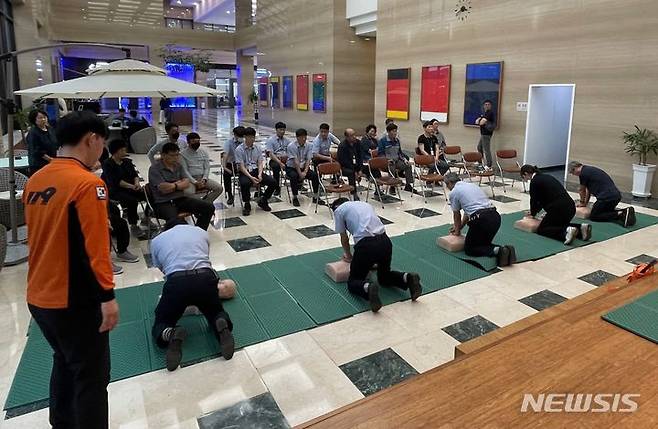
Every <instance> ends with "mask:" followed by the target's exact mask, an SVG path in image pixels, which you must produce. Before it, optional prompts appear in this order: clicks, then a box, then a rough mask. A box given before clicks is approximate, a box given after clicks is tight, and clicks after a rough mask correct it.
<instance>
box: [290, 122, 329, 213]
mask: <svg viewBox="0 0 658 429" xmlns="http://www.w3.org/2000/svg"><path fill="white" fill-rule="evenodd" d="M295 136H296V137H297V140H296V141H294V142H292V143H290V144H289V145H288V147H287V156H288V159H287V160H286V175H287V176H288V178H289V179H290V188H291V189H292V205H293V206H295V207H299V199H297V195H298V194H299V188H300V186H301V184H302V182H303V181H304V180H306V179H308V180H310V181H311V186H312V187H313V203H316V202H317V203H318V204H320V205H325V204H326V203H325V202H324V201H323V200H318V188H319V187H320V179H319V178H318V174H317V173H316V172H315V171H313V170H311V157H312V155H311V145H310V144H309V143H307V142H306V137H307V132H306V130H305V129H304V128H300V129H298V130H297V131H296V132H295Z"/></svg>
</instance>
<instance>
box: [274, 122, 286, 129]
mask: <svg viewBox="0 0 658 429" xmlns="http://www.w3.org/2000/svg"><path fill="white" fill-rule="evenodd" d="M279 128H283V129H285V128H286V124H284V123H283V122H277V123H276V124H274V129H275V130H278V129H279Z"/></svg>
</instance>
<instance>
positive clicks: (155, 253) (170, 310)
mask: <svg viewBox="0 0 658 429" xmlns="http://www.w3.org/2000/svg"><path fill="white" fill-rule="evenodd" d="M209 255H210V239H209V236H208V232H207V231H205V230H203V229H201V228H199V227H196V226H192V225H189V224H187V223H186V222H185V221H184V220H182V219H177V218H174V219H171V220H169V221H167V224H166V225H165V231H163V232H161V233H160V234H159V235H158V236H157V237H155V238H154V239H153V241H151V258H152V261H153V266H154V267H156V268H158V269H159V270H160V271H162V273H163V274H164V275H165V283H164V285H163V286H162V295H161V296H160V300H159V301H158V305H157V307H156V308H155V322H154V323H153V328H152V330H151V333H152V335H153V338H154V339H155V341H156V343H157V345H158V346H159V347H161V348H166V349H167V352H166V355H165V356H166V362H167V369H168V370H169V371H173V370H175V369H176V368H178V366H179V365H180V362H181V360H182V358H183V349H182V347H183V342H184V341H185V338H186V337H187V332H186V331H185V328H183V327H182V326H178V325H177V323H178V320H179V319H180V318H181V317H182V316H183V313H184V312H185V309H186V308H187V307H188V306H195V307H197V308H198V309H199V311H200V312H201V313H202V314H203V315H204V316H205V317H206V320H207V321H208V326H210V329H211V330H212V331H213V333H214V334H215V336H216V338H217V340H218V341H219V345H220V349H221V351H222V356H223V357H224V359H226V360H229V359H231V358H232V357H233V351H234V348H235V340H234V339H233V334H232V332H231V331H233V323H231V319H230V317H229V315H228V313H226V311H225V310H224V308H223V307H222V302H221V300H220V296H219V293H218V287H220V286H221V285H218V282H219V281H220V279H219V277H218V276H217V273H216V272H215V270H213V268H212V264H211V263H210V256H209ZM220 292H221V291H220Z"/></svg>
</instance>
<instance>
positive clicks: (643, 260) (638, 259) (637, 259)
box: [626, 254, 656, 265]
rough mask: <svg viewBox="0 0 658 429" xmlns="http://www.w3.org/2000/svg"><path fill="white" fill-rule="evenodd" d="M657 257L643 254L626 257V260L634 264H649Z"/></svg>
mask: <svg viewBox="0 0 658 429" xmlns="http://www.w3.org/2000/svg"><path fill="white" fill-rule="evenodd" d="M655 259H656V257H655V256H651V255H645V254H642V255H637V256H634V257H632V258H630V259H626V262H628V263H631V264H633V265H638V264H648V263H650V262H652V261H654V260H655Z"/></svg>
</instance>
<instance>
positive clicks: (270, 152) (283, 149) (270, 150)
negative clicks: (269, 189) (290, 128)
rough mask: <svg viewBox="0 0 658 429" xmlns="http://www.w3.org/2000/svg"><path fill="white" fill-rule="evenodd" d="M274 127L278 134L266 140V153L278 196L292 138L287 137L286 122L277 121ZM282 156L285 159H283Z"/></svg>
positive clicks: (275, 192) (275, 193)
mask: <svg viewBox="0 0 658 429" xmlns="http://www.w3.org/2000/svg"><path fill="white" fill-rule="evenodd" d="M274 128H275V129H276V135H274V136H272V137H270V138H269V139H267V141H266V142H265V154H266V155H267V156H268V157H269V158H270V168H271V169H272V175H273V176H274V181H275V182H276V188H275V190H274V195H277V196H278V195H280V194H281V170H285V168H286V163H285V157H286V156H287V149H288V145H289V144H290V140H288V139H287V138H286V137H285V134H286V124H284V123H283V122H277V123H276V125H274ZM281 158H284V159H283V160H282V159H281Z"/></svg>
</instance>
